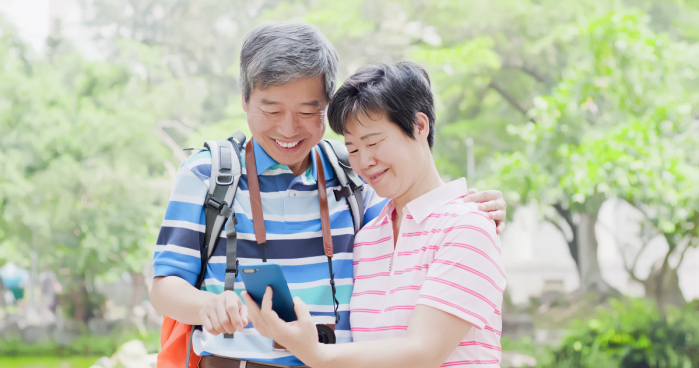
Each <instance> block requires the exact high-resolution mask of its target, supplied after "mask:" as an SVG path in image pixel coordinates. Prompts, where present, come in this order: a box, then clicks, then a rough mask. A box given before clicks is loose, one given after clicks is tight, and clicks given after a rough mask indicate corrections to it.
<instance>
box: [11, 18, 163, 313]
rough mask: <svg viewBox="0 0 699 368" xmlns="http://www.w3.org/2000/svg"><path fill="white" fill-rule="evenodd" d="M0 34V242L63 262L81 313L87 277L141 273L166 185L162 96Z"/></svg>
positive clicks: (88, 303) (126, 76) (88, 291)
mask: <svg viewBox="0 0 699 368" xmlns="http://www.w3.org/2000/svg"><path fill="white" fill-rule="evenodd" d="M0 34H2V36H1V37H0V45H2V46H0V64H2V65H4V66H5V67H4V68H3V69H2V70H0V147H1V148H0V172H2V173H3V174H2V175H1V176H0V234H2V235H3V237H2V247H3V248H5V252H6V253H9V254H11V255H14V257H15V260H18V261H20V262H23V263H25V265H26V263H27V260H28V258H29V255H30V253H35V254H37V255H38V264H39V265H40V266H42V267H43V265H51V266H52V267H55V268H59V267H60V268H67V269H69V271H70V276H69V277H70V279H71V282H70V283H69V284H68V285H70V288H69V290H67V292H68V295H69V297H70V299H71V300H72V302H71V303H69V304H70V307H71V309H72V313H73V314H74V316H75V317H76V318H77V319H78V320H81V321H87V320H88V319H89V318H90V317H92V316H93V315H95V314H96V313H99V308H100V307H101V305H100V302H99V297H98V296H97V295H96V294H94V293H93V290H94V285H95V281H96V280H97V279H98V278H100V277H109V276H113V275H120V274H121V273H122V272H128V271H132V272H140V270H141V269H142V267H143V262H144V260H145V259H147V258H148V257H149V254H151V252H152V244H153V243H154V239H155V236H156V230H157V228H158V221H159V220H160V218H162V217H161V216H162V212H161V210H162V208H163V207H164V204H165V200H166V199H167V193H168V191H169V181H168V180H167V176H166V173H167V171H166V166H164V165H163V162H164V161H166V160H169V153H168V150H167V149H166V148H165V147H164V146H163V145H161V144H160V143H158V142H159V138H158V136H157V133H156V124H157V122H158V121H159V116H162V114H163V110H164V111H167V110H169V106H168V104H167V97H164V96H167V95H168V93H167V91H160V90H157V89H151V88H150V87H149V86H148V84H147V83H146V81H144V80H143V79H142V78H141V77H139V76H136V75H134V74H133V73H132V72H131V71H130V70H129V69H128V68H127V67H126V66H124V65H118V64H114V63H106V62H88V61H85V60H84V59H82V58H81V57H80V56H78V55H77V54H76V53H74V52H71V51H69V50H66V51H64V52H60V53H57V54H56V55H55V57H54V58H53V61H45V60H40V59H37V58H36V57H35V55H32V54H31V53H30V52H29V51H28V50H27V48H26V47H25V46H24V45H23V44H22V43H21V42H20V41H19V40H18V39H17V36H16V33H15V31H14V30H13V29H11V27H9V26H7V25H6V24H3V25H2V32H1V33H0ZM8 249H9V250H8Z"/></svg>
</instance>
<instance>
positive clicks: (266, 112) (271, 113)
mask: <svg viewBox="0 0 699 368" xmlns="http://www.w3.org/2000/svg"><path fill="white" fill-rule="evenodd" d="M265 114H267V115H277V114H279V111H265Z"/></svg>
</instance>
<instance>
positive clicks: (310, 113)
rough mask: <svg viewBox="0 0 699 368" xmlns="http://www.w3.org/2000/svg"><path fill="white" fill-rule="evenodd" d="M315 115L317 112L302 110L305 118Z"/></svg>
mask: <svg viewBox="0 0 699 368" xmlns="http://www.w3.org/2000/svg"><path fill="white" fill-rule="evenodd" d="M315 115H316V113H315V112H302V113H301V116H302V117H304V118H310V117H312V116H315Z"/></svg>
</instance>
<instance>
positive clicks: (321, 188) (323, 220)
mask: <svg viewBox="0 0 699 368" xmlns="http://www.w3.org/2000/svg"><path fill="white" fill-rule="evenodd" d="M316 171H317V172H318V202H320V226H321V229H322V233H323V248H324V249H325V255H326V256H328V257H332V256H333V238H332V234H331V233H330V211H329V210H328V191H327V188H326V187H325V172H324V171H323V161H322V160H321V159H320V153H318V151H317V150H316Z"/></svg>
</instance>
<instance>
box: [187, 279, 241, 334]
mask: <svg viewBox="0 0 699 368" xmlns="http://www.w3.org/2000/svg"><path fill="white" fill-rule="evenodd" d="M199 317H200V318H201V322H202V326H204V329H205V330H206V331H208V332H209V333H211V334H212V335H218V334H222V333H229V334H232V333H234V332H235V331H238V332H241V331H243V329H244V328H245V326H247V325H248V309H247V307H246V306H245V305H244V304H243V302H242V301H241V300H240V298H239V297H238V295H237V294H236V293H234V292H232V291H228V290H227V291H224V292H223V293H221V294H218V295H216V296H215V297H214V298H212V299H211V300H210V301H209V302H208V303H206V304H204V306H203V307H202V309H201V311H200V312H199Z"/></svg>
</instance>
